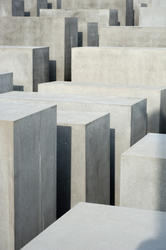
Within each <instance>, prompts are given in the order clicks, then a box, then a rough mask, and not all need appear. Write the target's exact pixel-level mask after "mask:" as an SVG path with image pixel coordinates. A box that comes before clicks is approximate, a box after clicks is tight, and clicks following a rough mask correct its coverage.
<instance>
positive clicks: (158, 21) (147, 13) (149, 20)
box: [139, 4, 166, 27]
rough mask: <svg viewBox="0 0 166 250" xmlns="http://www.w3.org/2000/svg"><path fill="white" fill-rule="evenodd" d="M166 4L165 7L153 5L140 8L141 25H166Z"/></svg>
mask: <svg viewBox="0 0 166 250" xmlns="http://www.w3.org/2000/svg"><path fill="white" fill-rule="evenodd" d="M165 12H166V4H165V6H164V7H160V6H159V5H157V6H152V7H149V8H140V9H139V25H140V26H156V27H158V26H166V16H165Z"/></svg>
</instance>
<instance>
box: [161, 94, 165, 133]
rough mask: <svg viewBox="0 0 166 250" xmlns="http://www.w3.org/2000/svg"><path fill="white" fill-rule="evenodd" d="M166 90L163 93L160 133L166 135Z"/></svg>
mask: <svg viewBox="0 0 166 250" xmlns="http://www.w3.org/2000/svg"><path fill="white" fill-rule="evenodd" d="M165 105H166V89H164V90H162V91H161V101H160V133H164V134H165V133H166V110H165Z"/></svg>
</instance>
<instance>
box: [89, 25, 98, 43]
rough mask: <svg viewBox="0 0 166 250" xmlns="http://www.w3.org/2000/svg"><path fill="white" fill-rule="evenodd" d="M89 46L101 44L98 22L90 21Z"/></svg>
mask: <svg viewBox="0 0 166 250" xmlns="http://www.w3.org/2000/svg"><path fill="white" fill-rule="evenodd" d="M87 46H89V47H98V46H99V33H98V23H88V43H87Z"/></svg>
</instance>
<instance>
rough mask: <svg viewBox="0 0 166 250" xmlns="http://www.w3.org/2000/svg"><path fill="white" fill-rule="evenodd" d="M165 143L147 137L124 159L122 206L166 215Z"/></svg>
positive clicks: (154, 136) (157, 137) (159, 136)
mask: <svg viewBox="0 0 166 250" xmlns="http://www.w3.org/2000/svg"><path fill="white" fill-rule="evenodd" d="M165 143H166V135H164V134H148V135H147V136H145V137H144V138H143V139H142V140H140V141H139V142H138V143H137V144H135V145H134V146H133V147H131V148H130V149H129V150H128V151H127V152H125V153H124V154H123V155H122V162H121V195H120V204H121V206H127V207H135V208H142V209H152V210H161V211H166V191H165V190H166V184H165V178H166V167H165V162H166V150H165V146H164V145H165Z"/></svg>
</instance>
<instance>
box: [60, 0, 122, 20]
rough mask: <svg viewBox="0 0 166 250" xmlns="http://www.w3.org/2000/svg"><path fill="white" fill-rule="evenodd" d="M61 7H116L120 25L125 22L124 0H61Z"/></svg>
mask: <svg viewBox="0 0 166 250" xmlns="http://www.w3.org/2000/svg"><path fill="white" fill-rule="evenodd" d="M61 8H62V9H117V10H118V14H119V21H120V23H121V25H125V22H126V2H125V1H124V0H84V1H80V0H63V1H62V4H61Z"/></svg>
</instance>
